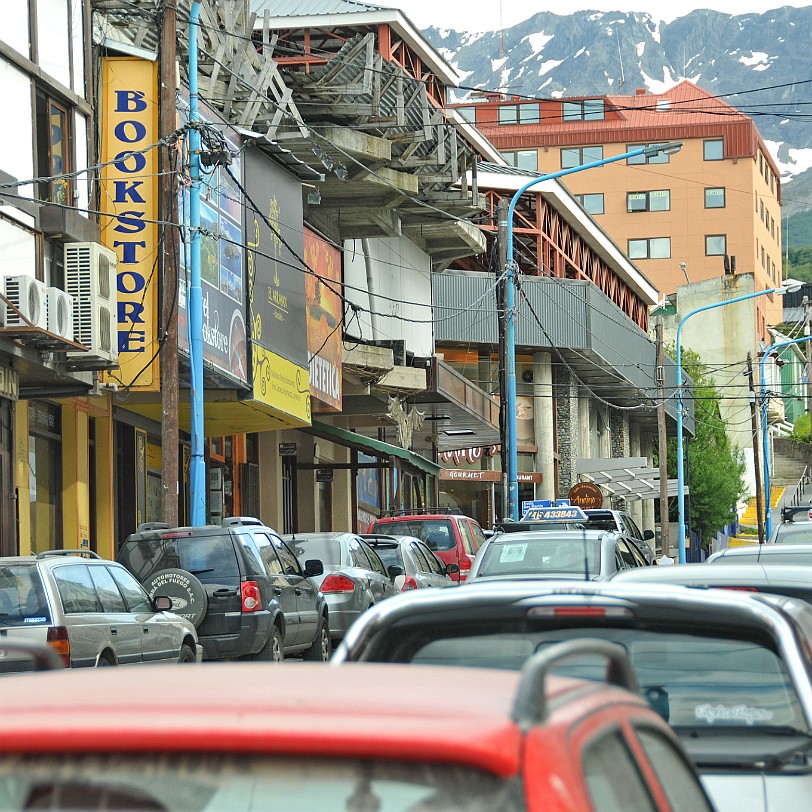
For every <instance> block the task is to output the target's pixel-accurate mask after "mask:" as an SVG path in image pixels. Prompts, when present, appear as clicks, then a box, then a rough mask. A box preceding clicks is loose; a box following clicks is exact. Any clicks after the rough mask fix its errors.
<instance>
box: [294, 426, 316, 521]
mask: <svg viewBox="0 0 812 812" xmlns="http://www.w3.org/2000/svg"><path fill="white" fill-rule="evenodd" d="M297 436H298V441H297V445H298V453H297V455H296V459H297V461H298V462H305V463H313V462H315V457H314V454H313V452H314V441H313V438H312V437H310V436H309V435H306V434H299V435H297ZM296 498H297V505H296V510H297V518H298V523H297V524H298V528H297V529H298V532H300V533H317V532H319V531H320V530H321V529H322V528H321V527H319V510H318V504H319V486H318V483H317V482H316V470H315V469H314V468H299V469H297V471H296Z"/></svg>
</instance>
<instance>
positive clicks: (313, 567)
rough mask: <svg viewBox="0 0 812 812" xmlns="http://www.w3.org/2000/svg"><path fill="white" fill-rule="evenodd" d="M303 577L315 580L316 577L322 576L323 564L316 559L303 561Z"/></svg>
mask: <svg viewBox="0 0 812 812" xmlns="http://www.w3.org/2000/svg"><path fill="white" fill-rule="evenodd" d="M304 568H305V575H306V576H307V577H308V578H315V577H316V576H317V575H324V564H323V563H322V562H321V560H320V559H318V558H308V559H307V561H305V566H304Z"/></svg>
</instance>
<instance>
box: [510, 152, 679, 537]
mask: <svg viewBox="0 0 812 812" xmlns="http://www.w3.org/2000/svg"><path fill="white" fill-rule="evenodd" d="M681 147H682V143H681V142H680V141H670V142H668V143H665V144H649V145H648V146H645V147H637V148H635V149H632V150H629V151H628V152H624V153H622V154H621V155H613V156H612V157H611V158H603V159H601V160H600V161H591V162H589V163H586V164H581V165H580V166H573V167H570V168H569V169H562V170H560V171H558V172H550V173H549V174H548V175H540V176H539V177H537V178H533V180H531V181H530V182H528V183H525V184H524V186H522V187H521V188H520V189H519V190H518V191H516V192H515V193H514V194H513V197H512V198H511V200H510V205H509V206H508V214H507V264H506V266H505V284H506V287H507V295H506V297H505V310H506V311H507V316H506V319H505V344H506V347H507V349H506V353H505V354H506V355H507V358H506V367H507V374H506V379H507V380H506V387H505V388H506V390H507V417H508V419H507V427H506V428H507V432H506V436H505V443H506V445H507V447H508V506H509V515H510V518H511V519H513V520H514V521H517V520H518V518H519V478H518V470H519V454H518V448H517V433H516V313H515V293H514V287H513V286H514V284H515V280H516V269H515V266H514V262H513V213H514V210H515V209H516V203H517V202H518V200H519V198H520V197H521V196H522V195H523V194H524V193H525V192H526V191H527V190H528V189H529V188H530V187H531V186H535V185H536V184H539V183H543V182H544V181H545V180H555V178H560V177H562V176H564V175H571V174H572V173H574V172H583V171H584V170H585V169H594V168H595V167H598V166H604V165H606V164H610V163H614V162H615V161H622V160H624V159H626V158H634V157H636V156H637V155H645V156H646V157H648V158H650V157H652V156H654V155H660V154H663V155H673V154H674V153H675V152H679V150H680V148H681Z"/></svg>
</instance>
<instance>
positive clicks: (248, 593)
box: [240, 581, 262, 612]
mask: <svg viewBox="0 0 812 812" xmlns="http://www.w3.org/2000/svg"><path fill="white" fill-rule="evenodd" d="M240 593H241V594H242V610H243V612H259V611H261V610H262V595H260V592H259V584H258V583H257V582H256V581H243V582H242V583H241V584H240Z"/></svg>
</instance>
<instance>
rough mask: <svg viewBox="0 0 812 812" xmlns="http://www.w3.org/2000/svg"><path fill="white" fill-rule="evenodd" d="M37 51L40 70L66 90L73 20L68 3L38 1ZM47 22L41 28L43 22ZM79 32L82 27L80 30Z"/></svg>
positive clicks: (68, 79)
mask: <svg viewBox="0 0 812 812" xmlns="http://www.w3.org/2000/svg"><path fill="white" fill-rule="evenodd" d="M37 20H38V21H40V22H39V25H38V26H37V33H38V36H37V51H38V53H39V64H40V67H41V68H42V69H43V70H44V71H45V73H47V74H48V75H49V76H51V77H52V78H54V79H56V80H57V82H61V83H62V84H63V85H65V87H70V86H71V80H70V43H71V39H72V37H71V34H70V32H71V28H72V27H73V20H72V19H70V17H69V14H68V2H67V0H37ZM45 20H47V21H48V24H47V25H43V24H42V21H45ZM80 32H81V28H80Z"/></svg>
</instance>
